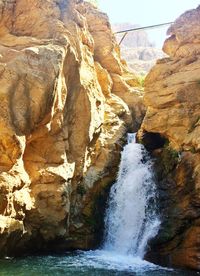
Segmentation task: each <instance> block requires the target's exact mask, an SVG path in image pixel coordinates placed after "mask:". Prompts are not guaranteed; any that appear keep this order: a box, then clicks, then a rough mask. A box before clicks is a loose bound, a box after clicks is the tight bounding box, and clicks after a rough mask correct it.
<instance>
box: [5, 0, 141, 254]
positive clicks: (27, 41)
mask: <svg viewBox="0 0 200 276" xmlns="http://www.w3.org/2000/svg"><path fill="white" fill-rule="evenodd" d="M0 11H1V12H0V38H1V39H0V99H1V100H0V130H1V131H0V255H1V256H3V255H6V254H8V255H13V254H19V253H23V252H28V251H29V250H33V248H34V249H35V250H37V249H47V250H48V249H49V248H50V247H56V248H60V247H61V246H62V247H63V248H72V247H73V248H89V247H91V246H93V245H95V242H96V240H95V235H94V230H95V227H96V224H95V223H96V221H95V218H94V215H95V213H94V211H95V210H96V212H100V211H101V205H100V203H101V202H99V205H98V204H97V205H95V202H96V201H97V198H100V197H101V196H102V198H105V195H104V191H105V189H106V187H107V185H108V184H110V183H111V182H112V181H113V180H114V177H115V174H116V168H117V166H118V161H119V156H120V149H121V144H122V143H123V139H124V134H125V132H126V131H127V128H128V127H129V126H130V124H131V122H132V119H134V118H136V119H137V120H136V121H137V122H140V121H141V120H142V116H143V114H144V108H143V106H142V97H141V95H140V93H139V92H138V91H137V90H136V89H135V88H133V86H135V85H136V84H137V81H136V80H135V77H134V75H131V74H129V73H128V71H127V68H126V66H125V65H124V64H122V62H121V60H120V54H119V48H118V46H117V44H116V42H115V39H114V37H113V35H112V32H111V29H110V25H109V22H108V18H107V16H106V15H105V14H103V13H101V12H99V11H98V10H97V9H96V8H94V7H93V6H92V5H91V4H88V3H84V2H82V1H75V0H68V1H63V0H26V1H25V0H17V1H15V0H12V1H11V0H0ZM121 89H122V90H121ZM126 98H127V99H128V100H127V102H125V101H126ZM135 104H137V109H134V105H135ZM128 105H130V106H128ZM131 110H132V111H134V112H133V113H132V116H131ZM95 206H97V207H95ZM94 207H95V208H96V209H95V210H94ZM99 210H100V211H99ZM92 219H93V220H94V221H92V222H91V220H92Z"/></svg>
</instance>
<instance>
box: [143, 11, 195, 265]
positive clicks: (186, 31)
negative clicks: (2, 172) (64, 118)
mask: <svg viewBox="0 0 200 276" xmlns="http://www.w3.org/2000/svg"><path fill="white" fill-rule="evenodd" d="M168 32H169V35H170V37H169V38H168V39H167V40H166V41H165V44H164V47H163V49H164V51H165V52H166V53H167V54H168V55H169V58H165V59H162V60H159V61H158V62H157V64H156V65H155V67H153V69H152V70H151V72H150V73H149V75H148V76H147V79H146V81H145V86H146V88H145V97H144V100H145V104H146V106H147V107H148V108H147V113H146V116H145V118H144V121H143V124H142V129H141V132H142V136H143V137H144V142H145V141H146V142H145V143H147V144H148V146H150V147H151V146H152V148H151V150H153V152H154V155H156V156H157V158H158V162H157V163H156V168H157V178H158V188H159V192H160V206H159V207H160V210H161V220H162V225H161V229H160V231H159V234H158V237H157V239H156V240H155V241H154V242H153V245H152V252H151V253H150V254H149V256H151V258H150V259H153V260H154V261H157V262H160V263H162V264H165V265H166V264H167V265H175V266H183V267H190V268H193V269H200V247H199V236H200V220H199V218H200V208H199V207H200V175H199V166H200V163H199V162H200V154H199V150H200V108H199V107H200V81H199V80H200V7H198V8H197V9H195V10H191V11H188V12H186V13H184V14H183V15H182V16H181V17H180V18H178V19H177V20H176V22H175V23H174V24H173V25H172V26H171V27H170V29H169V31H168ZM140 134H141V133H140ZM152 135H154V136H155V135H157V138H158V143H157V145H156V144H154V145H152V143H151V140H152V139H151V137H152ZM159 136H160V139H159ZM163 140H164V141H165V143H162V148H160V146H161V145H160V144H159V142H160V141H163ZM154 141H155V140H154ZM159 148H160V149H159ZM149 256H148V257H149Z"/></svg>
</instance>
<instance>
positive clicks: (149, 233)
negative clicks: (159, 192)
mask: <svg viewBox="0 0 200 276" xmlns="http://www.w3.org/2000/svg"><path fill="white" fill-rule="evenodd" d="M151 167H152V164H151V160H150V159H149V157H148V154H147V152H146V150H145V149H144V147H143V146H142V145H140V144H137V143H135V135H134V134H130V135H129V136H128V145H126V146H125V147H124V150H123V152H122V156H121V163H120V167H119V173H118V179H117V182H116V183H115V184H114V185H113V186H112V188H111V192H110V198H109V206H108V209H107V213H106V218H105V225H106V233H105V242H104V250H106V251H110V252H113V253H114V252H116V253H117V254H121V255H126V256H129V257H130V256H133V257H137V258H140V259H143V257H144V254H145V251H146V248H147V243H148V241H149V240H150V239H151V238H153V237H154V236H155V235H156V234H157V231H158V228H159V225H160V221H159V218H158V216H157V214H156V205H155V183H154V181H153V177H152V168H151Z"/></svg>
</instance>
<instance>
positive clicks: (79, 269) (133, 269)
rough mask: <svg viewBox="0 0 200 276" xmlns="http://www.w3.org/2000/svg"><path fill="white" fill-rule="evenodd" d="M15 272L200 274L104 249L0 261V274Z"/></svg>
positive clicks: (97, 275) (88, 275)
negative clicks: (162, 265)
mask: <svg viewBox="0 0 200 276" xmlns="http://www.w3.org/2000/svg"><path fill="white" fill-rule="evenodd" d="M12 275H17V276H33V275H37V276H40V275H42V276H43V275H49V276H51V275H52V276H56V275H66V276H68V275H74V276H81V275H85V276H104V275H105V276H111V275H118V276H122V275H124V276H125V275H126V276H129V275H137V276H140V275H141V276H144V275H147V276H161V275H162V276H165V275H166V276H168V275H169V276H171V275H178V276H186V275H188V276H193V275H200V274H199V272H193V271H185V270H173V269H165V268H162V267H160V266H156V265H154V264H151V263H149V262H146V261H144V260H141V259H139V258H134V257H132V256H122V255H117V254H116V253H112V252H108V251H105V250H96V251H88V252H82V251H77V252H74V253H65V254H63V255H51V256H31V257H25V258H16V259H15V258H13V259H12V258H7V259H4V260H0V276H12Z"/></svg>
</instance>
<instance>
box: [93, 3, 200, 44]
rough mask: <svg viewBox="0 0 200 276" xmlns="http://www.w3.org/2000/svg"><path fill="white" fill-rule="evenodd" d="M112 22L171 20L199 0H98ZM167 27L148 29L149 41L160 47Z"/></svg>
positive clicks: (145, 23)
mask: <svg viewBox="0 0 200 276" xmlns="http://www.w3.org/2000/svg"><path fill="white" fill-rule="evenodd" d="M98 3H99V8H100V9H101V10H102V11H104V12H106V13H107V14H108V16H109V18H110V22H111V24H112V23H133V24H139V25H141V26H148V25H153V24H160V23H165V22H173V21H174V20H175V19H176V18H177V17H179V16H180V15H181V14H182V13H183V12H185V11H186V10H189V9H193V8H196V7H197V6H198V5H200V0H167V1H165V0H98ZM167 28H168V27H162V28H158V29H152V30H149V31H148V35H149V38H150V41H151V42H155V44H156V46H157V47H158V48H161V47H162V44H163V42H164V40H165V39H166V38H167V36H166V31H167Z"/></svg>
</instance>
